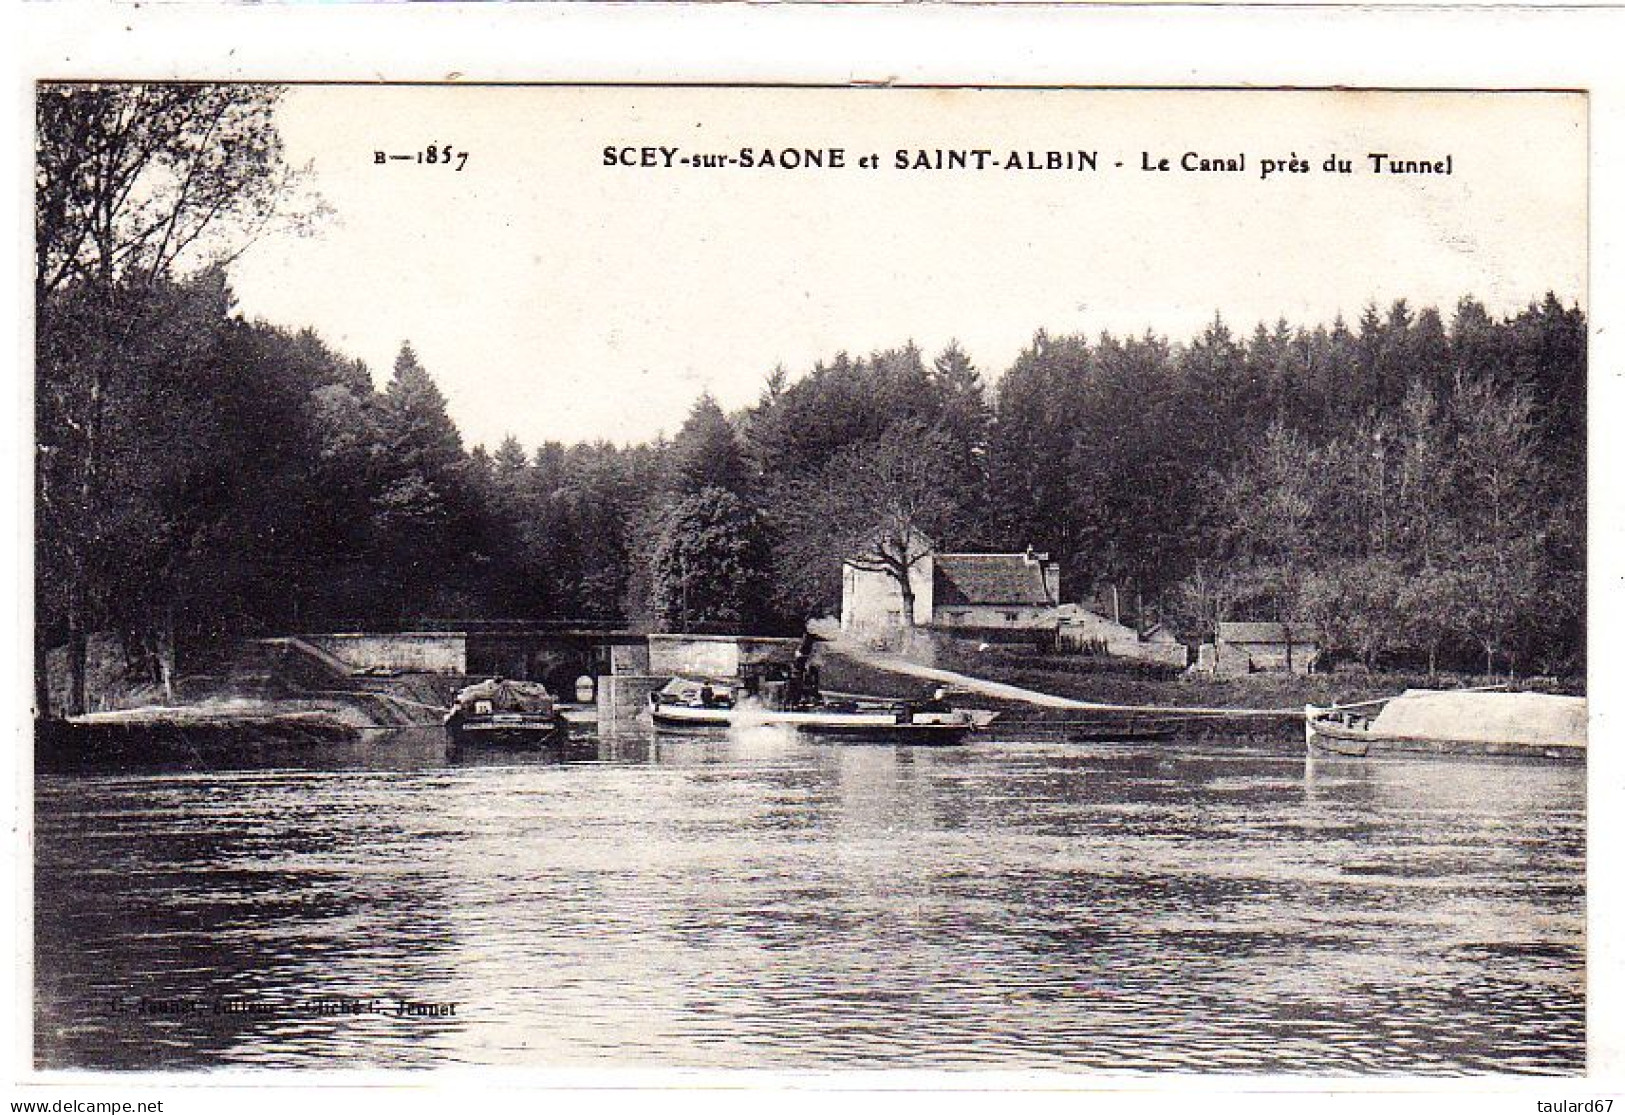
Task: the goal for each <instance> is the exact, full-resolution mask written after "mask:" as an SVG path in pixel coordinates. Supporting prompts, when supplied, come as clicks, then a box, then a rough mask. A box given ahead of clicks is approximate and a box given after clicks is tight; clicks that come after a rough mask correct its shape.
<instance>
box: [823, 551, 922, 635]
mask: <svg viewBox="0 0 1625 1115" xmlns="http://www.w3.org/2000/svg"><path fill="white" fill-rule="evenodd" d="M932 569H933V565H932V559H931V557H930V556H929V555H927V556H926V557H923V558H921V559H920V560H919V561H917V562H915V563H914V567H913V568H912V569H911V570H909V577H908V580H909V584H910V585H911V586H912V587H913V589H914V622H915V624H916V625H918V626H922V627H923V626H925V625H926V624H928V623H930V622H931V593H932V585H933V579H932ZM902 623H903V593H902V590H901V589H899V588H898V585H897V581H896V580H895V579H894V578H893V577H892V576H891V574H889V573H884V572H878V571H875V570H870V569H859V568H858V567H857V566H855V565H850V564H847V565H843V566H841V629H842V630H843V631H853V630H859V631H861V630H865V629H874V628H886V627H900V626H902Z"/></svg>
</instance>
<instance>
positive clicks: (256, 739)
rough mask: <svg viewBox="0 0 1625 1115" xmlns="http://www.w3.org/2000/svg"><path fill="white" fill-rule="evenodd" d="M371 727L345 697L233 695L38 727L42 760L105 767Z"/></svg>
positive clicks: (307, 740) (52, 766)
mask: <svg viewBox="0 0 1625 1115" xmlns="http://www.w3.org/2000/svg"><path fill="white" fill-rule="evenodd" d="M370 727H372V724H371V723H370V721H369V720H368V718H367V717H365V716H364V715H361V714H360V713H358V712H357V711H356V710H355V709H353V708H349V707H346V706H345V705H343V704H338V703H327V702H314V701H266V700H248V699H232V700H219V701H211V702H205V703H203V704H197V705H177V706H147V707H143V708H133V709H121V710H118V711H115V712H99V713H91V714H89V715H86V716H78V717H73V718H71V719H66V720H40V721H37V722H36V723H35V726H34V758H35V766H36V767H37V768H38V769H42V770H76V769H86V768H92V769H95V768H102V767H106V766H116V765H119V764H122V763H129V762H160V763H173V764H180V765H182V766H187V767H209V766H213V765H215V764H217V763H218V762H219V761H220V759H221V758H222V757H224V756H228V755H230V756H236V757H238V758H241V757H243V756H244V755H245V754H249V753H251V754H260V753H263V752H264V751H265V750H266V749H271V748H303V747H311V746H319V745H324V744H334V743H351V742H354V741H355V740H357V739H359V738H360V737H361V733H362V732H363V731H365V730H366V729H368V728H370Z"/></svg>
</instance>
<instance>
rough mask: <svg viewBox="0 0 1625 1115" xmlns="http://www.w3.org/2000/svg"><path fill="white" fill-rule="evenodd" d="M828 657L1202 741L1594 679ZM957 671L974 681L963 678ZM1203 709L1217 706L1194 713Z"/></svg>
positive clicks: (832, 667) (840, 666)
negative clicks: (1445, 696)
mask: <svg viewBox="0 0 1625 1115" xmlns="http://www.w3.org/2000/svg"><path fill="white" fill-rule="evenodd" d="M821 655H822V658H821V661H822V663H823V666H822V670H823V683H824V685H825V687H826V688H829V689H839V690H850V691H853V692H865V693H874V694H876V695H877V696H887V697H913V696H919V695H920V694H921V693H922V692H923V691H925V690H927V689H929V688H931V687H932V686H934V685H936V684H939V683H946V684H948V685H949V687H950V689H952V690H955V692H956V697H955V700H956V702H957V703H963V704H976V705H981V706H983V707H987V708H990V709H993V710H994V711H997V712H998V713H999V714H1000V715H999V721H998V727H999V729H1002V730H1008V729H1010V728H1012V727H1015V726H1018V725H1019V726H1020V727H1021V728H1022V729H1023V730H1034V729H1036V730H1046V731H1055V732H1062V733H1064V732H1066V731H1069V730H1074V729H1077V730H1085V729H1092V728H1101V727H1111V726H1114V725H1128V726H1140V727H1144V726H1145V725H1148V724H1154V725H1157V726H1160V727H1163V728H1166V729H1168V730H1170V731H1171V732H1173V733H1174V734H1175V735H1177V736H1178V737H1179V738H1183V739H1197V740H1200V739H1206V738H1221V737H1222V738H1229V739H1234V738H1249V739H1256V738H1287V737H1297V736H1300V735H1301V733H1302V731H1303V716H1302V709H1303V706H1304V705H1306V704H1314V705H1332V704H1351V703H1355V702H1360V701H1370V700H1377V699H1381V698H1384V697H1392V696H1395V695H1397V694H1399V693H1402V692H1404V691H1405V690H1406V689H1417V688H1432V689H1459V688H1468V687H1473V686H1482V685H1489V684H1507V685H1509V687H1510V688H1513V689H1526V690H1531V691H1536V692H1548V693H1551V692H1562V693H1573V694H1583V693H1584V689H1585V686H1584V681H1583V679H1576V680H1575V681H1574V682H1572V683H1569V684H1565V683H1564V682H1561V681H1557V680H1554V679H1519V680H1515V681H1512V682H1508V681H1507V679H1504V678H1496V679H1487V678H1479V677H1469V676H1456V675H1436V676H1433V677H1428V676H1427V675H1412V674H1399V673H1380V672H1371V671H1363V670H1362V671H1354V670H1350V671H1346V672H1344V671H1339V672H1334V673H1326V674H1313V675H1302V674H1284V673H1269V674H1262V673H1261V674H1251V675H1247V676H1245V677H1215V676H1213V675H1211V674H1196V673H1190V672H1186V671H1180V670H1173V669H1170V668H1165V667H1156V666H1147V665H1143V664H1139V663H1133V662H1127V661H1123V660H1117V659H1103V658H1094V657H1085V656H1079V655H1060V654H1042V653H1039V652H1037V651H1036V650H1033V649H1031V648H1027V647H1019V646H979V645H977V644H973V643H954V642H939V643H938V644H937V645H936V647H935V648H934V651H933V655H932V663H931V665H929V666H927V665H924V664H922V663H919V662H916V661H913V660H911V659H909V658H907V657H905V656H902V655H896V654H889V653H887V652H882V651H874V650H871V649H869V648H866V647H862V646H860V645H857V644H854V643H850V642H847V641H844V640H834V641H831V642H828V643H826V644H824V645H823V647H822V651H821ZM956 676H957V677H959V678H961V679H963V683H962V684H955V681H954V680H953V679H954V678H955V677H956ZM1022 691H1025V693H1023V692H1022ZM1098 706H1106V707H1104V708H1102V707H1098ZM1131 709H1132V710H1135V711H1132V712H1131V711H1129V710H1131ZM1193 709H1201V710H1206V711H1204V712H1202V713H1199V714H1198V713H1192V712H1190V711H1189V710H1193ZM1226 709H1234V710H1236V711H1235V714H1234V715H1229V716H1227V715H1224V714H1223V712H1222V710H1226ZM1162 710H1167V711H1166V712H1163V711H1162Z"/></svg>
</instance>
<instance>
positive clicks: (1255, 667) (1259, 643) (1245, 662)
mask: <svg viewBox="0 0 1625 1115" xmlns="http://www.w3.org/2000/svg"><path fill="white" fill-rule="evenodd" d="M1319 656H1320V632H1319V631H1318V630H1317V629H1316V628H1315V627H1314V626H1313V625H1311V624H1303V625H1294V626H1292V627H1291V628H1288V627H1287V625H1286V624H1283V623H1221V624H1219V638H1218V643H1217V645H1216V648H1215V651H1214V654H1213V672H1214V673H1216V674H1225V675H1238V674H1256V673H1263V672H1267V671H1285V670H1290V671H1291V672H1292V673H1295V674H1307V673H1308V672H1309V670H1310V668H1311V667H1312V666H1313V665H1314V661H1315V659H1316V658H1318V657H1319Z"/></svg>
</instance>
